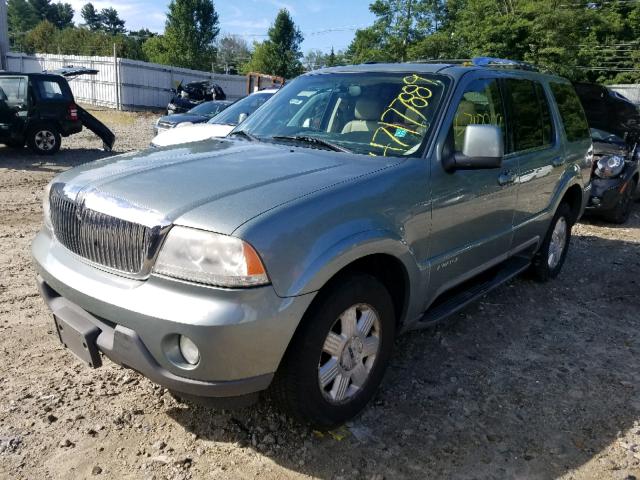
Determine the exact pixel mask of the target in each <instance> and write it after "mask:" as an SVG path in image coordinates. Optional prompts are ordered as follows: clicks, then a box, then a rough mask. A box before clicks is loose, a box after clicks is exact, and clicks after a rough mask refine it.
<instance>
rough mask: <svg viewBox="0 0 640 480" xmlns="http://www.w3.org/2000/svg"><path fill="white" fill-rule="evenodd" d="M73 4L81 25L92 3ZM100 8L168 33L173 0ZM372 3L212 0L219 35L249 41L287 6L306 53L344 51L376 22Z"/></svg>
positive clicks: (134, 26)
mask: <svg viewBox="0 0 640 480" xmlns="http://www.w3.org/2000/svg"><path fill="white" fill-rule="evenodd" d="M64 1H65V2H67V3H71V5H72V6H73V8H74V10H75V12H76V17H75V21H76V23H82V18H81V17H80V10H81V8H82V6H83V5H84V4H85V3H87V2H88V1H89V0H64ZM92 3H93V5H94V6H95V7H96V9H98V10H100V9H102V8H105V7H114V8H115V9H116V10H118V13H119V14H120V18H122V19H124V20H125V21H126V27H127V29H129V30H138V29H141V28H148V29H149V30H152V31H155V32H162V31H163V30H164V22H165V18H166V17H165V13H166V11H167V7H168V5H169V1H157V0H155V1H154V0H108V1H103V0H95V1H92ZM369 3H370V0H239V1H233V0H214V5H215V8H216V10H217V12H218V15H219V19H220V29H221V33H223V34H224V33H233V34H237V35H241V36H242V37H244V38H245V39H246V40H247V41H248V42H249V43H251V42H253V41H254V40H256V41H261V40H264V39H265V36H266V33H267V30H268V29H269V26H270V24H271V23H272V22H273V20H274V19H275V16H276V15H277V13H278V10H280V9H281V8H287V9H288V10H289V12H290V13H291V15H292V17H293V20H294V22H295V23H296V25H298V27H299V28H300V30H302V34H303V35H304V37H305V39H304V42H303V44H302V51H303V52H304V53H307V52H308V51H309V50H312V49H313V50H315V49H319V50H323V51H326V52H328V51H329V50H330V49H331V47H332V46H333V48H335V49H336V50H343V49H345V48H346V47H347V46H348V45H349V43H351V39H352V38H353V34H354V31H355V29H356V28H361V27H367V26H369V25H371V23H373V15H372V14H371V12H369Z"/></svg>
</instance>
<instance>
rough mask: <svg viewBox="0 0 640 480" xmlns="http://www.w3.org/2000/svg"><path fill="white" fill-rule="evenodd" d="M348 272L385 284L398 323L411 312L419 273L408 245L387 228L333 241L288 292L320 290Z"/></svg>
mask: <svg viewBox="0 0 640 480" xmlns="http://www.w3.org/2000/svg"><path fill="white" fill-rule="evenodd" d="M354 245H355V247H354ZM351 273H365V274H369V275H372V276H373V277H375V278H376V279H378V280H379V281H380V282H381V283H382V284H383V285H384V286H385V288H386V289H387V290H388V291H389V294H390V295H391V297H392V299H393V303H394V309H395V311H396V320H397V321H398V325H399V326H400V325H402V324H404V322H405V321H406V319H408V318H409V319H410V318H411V317H412V315H414V312H413V311H414V309H416V308H417V306H416V303H417V302H416V301H415V299H416V298H417V297H418V292H419V291H420V288H421V287H420V285H422V281H423V275H422V274H421V272H420V269H419V268H418V265H417V263H416V261H415V258H414V256H413V254H412V253H411V251H410V250H409V248H408V246H407V245H406V244H405V243H404V242H402V241H401V240H400V239H399V238H398V239H396V238H393V236H392V235H391V234H390V232H387V231H381V230H376V231H369V232H362V233H360V234H357V235H354V236H351V237H348V238H346V239H344V240H342V241H341V242H339V243H337V244H335V245H333V246H332V247H331V248H330V249H328V250H327V251H325V252H324V253H323V254H322V255H320V256H319V257H318V258H316V259H315V260H314V261H313V262H310V264H309V267H308V268H307V269H306V271H305V272H304V273H303V274H302V275H300V276H299V278H298V281H297V282H296V284H294V285H292V286H291V288H290V289H289V293H290V294H298V295H299V294H304V293H311V292H322V291H323V290H324V289H326V288H328V286H329V285H331V284H333V283H335V282H337V281H340V279H342V278H344V277H345V276H346V275H349V274H351ZM287 296H289V295H287ZM318 296H320V295H318ZM318 296H317V297H318ZM317 297H316V298H317ZM314 302H315V300H314ZM309 308H311V307H309Z"/></svg>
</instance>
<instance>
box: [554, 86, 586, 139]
mask: <svg viewBox="0 0 640 480" xmlns="http://www.w3.org/2000/svg"><path fill="white" fill-rule="evenodd" d="M549 85H550V86H551V91H552V92H553V96H554V97H555V99H556V104H557V105H558V111H559V112H560V118H562V123H564V131H565V134H566V136H567V140H568V141H569V142H575V141H578V140H586V139H590V138H591V134H590V132H589V124H588V123H587V117H586V115H585V113H584V109H583V108H582V104H581V103H580V99H579V98H578V94H577V93H576V91H575V89H574V88H573V85H571V84H569V83H560V82H551V83H550V84H549Z"/></svg>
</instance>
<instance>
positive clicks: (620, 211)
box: [604, 179, 636, 224]
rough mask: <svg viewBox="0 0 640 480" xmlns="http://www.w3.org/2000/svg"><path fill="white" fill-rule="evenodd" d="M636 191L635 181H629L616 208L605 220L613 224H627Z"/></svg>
mask: <svg viewBox="0 0 640 480" xmlns="http://www.w3.org/2000/svg"><path fill="white" fill-rule="evenodd" d="M635 191H636V181H635V180H634V179H631V180H629V183H628V184H627V188H626V189H625V191H624V192H623V193H622V195H621V196H620V199H619V200H618V203H617V204H616V207H615V208H614V209H613V210H612V211H611V213H608V214H607V215H605V217H604V218H605V220H608V221H609V222H612V223H618V224H623V223H627V220H629V216H630V215H631V208H632V206H633V195H634V193H635Z"/></svg>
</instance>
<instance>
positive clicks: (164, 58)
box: [143, 0, 220, 70]
mask: <svg viewBox="0 0 640 480" xmlns="http://www.w3.org/2000/svg"><path fill="white" fill-rule="evenodd" d="M218 33H220V27H219V21H218V13H217V12H216V9H215V7H214V5H213V2H212V1H211V0H172V1H171V3H170V4H169V13H167V22H166V24H165V30H164V35H163V36H161V37H155V38H152V39H150V40H149V41H147V42H146V43H145V45H144V47H143V48H144V51H145V53H146V54H147V55H148V56H149V59H150V60H151V61H152V62H157V63H164V64H168V65H176V66H178V67H186V68H193V69H198V70H210V69H211V65H212V64H213V62H214V60H215V48H214V42H215V40H216V37H217V36H218Z"/></svg>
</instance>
